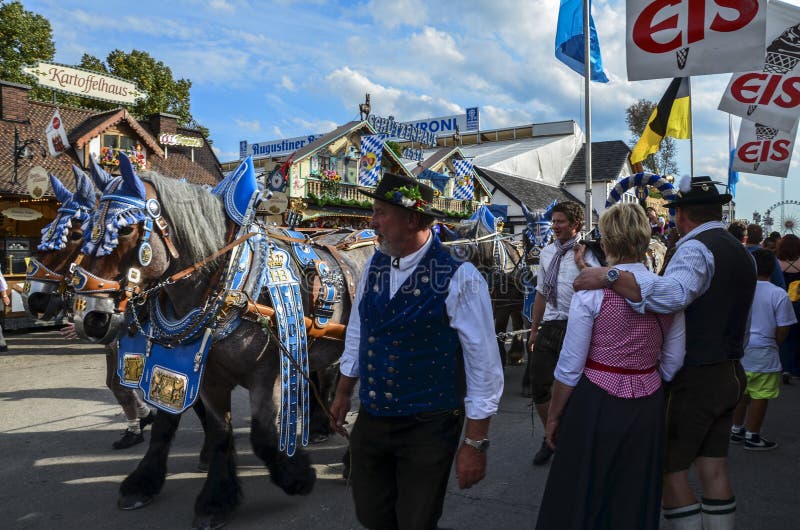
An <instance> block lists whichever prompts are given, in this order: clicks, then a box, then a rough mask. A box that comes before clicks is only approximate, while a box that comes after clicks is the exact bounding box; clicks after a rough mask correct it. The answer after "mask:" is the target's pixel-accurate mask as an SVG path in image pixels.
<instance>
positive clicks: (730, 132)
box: [689, 95, 733, 223]
mask: <svg viewBox="0 0 800 530" xmlns="http://www.w3.org/2000/svg"><path fill="white" fill-rule="evenodd" d="M689 104H690V105H691V104H692V97H691V95H690V96H689ZM732 144H733V119H732V117H731V113H730V112H729V113H728V193H730V192H731V170H732V167H731V164H733V161H732V160H731V153H730V150H731V149H730V146H731V145H732ZM728 223H733V199H731V200H730V201H728Z"/></svg>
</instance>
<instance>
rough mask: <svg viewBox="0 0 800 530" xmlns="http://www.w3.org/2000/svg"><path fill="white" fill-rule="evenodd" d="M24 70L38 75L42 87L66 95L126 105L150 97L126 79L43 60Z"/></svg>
mask: <svg viewBox="0 0 800 530" xmlns="http://www.w3.org/2000/svg"><path fill="white" fill-rule="evenodd" d="M22 71H23V72H25V73H26V74H28V75H30V76H33V77H35V78H36V82H37V83H39V85H40V86H43V87H47V88H51V89H53V90H58V91H59V92H64V93H65V94H73V95H76V96H82V97H85V98H92V99H100V100H103V101H111V102H113V103H122V104H124V105H133V104H135V103H136V101H137V100H139V99H142V98H146V97H147V93H145V92H142V91H141V90H139V89H138V88H137V87H136V84H134V83H131V82H130V81H126V80H125V79H121V78H119V77H115V76H113V75H108V74H101V73H99V72H90V71H88V70H82V69H80V68H73V67H70V66H64V65H61V64H56V63H42V62H40V63H36V65H34V66H24V67H23V68H22Z"/></svg>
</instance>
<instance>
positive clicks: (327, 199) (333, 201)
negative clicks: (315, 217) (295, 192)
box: [308, 193, 372, 210]
mask: <svg viewBox="0 0 800 530" xmlns="http://www.w3.org/2000/svg"><path fill="white" fill-rule="evenodd" d="M308 202H309V203H312V204H316V205H317V206H319V207H323V206H348V207H351V208H365V209H368V210H371V209H372V201H359V200H357V199H342V198H340V197H331V196H328V195H322V196H321V197H320V196H317V195H316V194H314V193H309V194H308Z"/></svg>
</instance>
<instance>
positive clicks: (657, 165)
mask: <svg viewBox="0 0 800 530" xmlns="http://www.w3.org/2000/svg"><path fill="white" fill-rule="evenodd" d="M656 105H657V104H656V103H655V102H653V101H649V100H646V99H640V100H639V101H637V102H636V103H634V104H633V105H631V106H630V107H628V108H627V109H625V123H626V124H627V125H628V130H629V131H630V133H631V135H632V139H631V141H630V142H629V145H630V146H631V148H633V146H635V145H636V142H638V141H639V138H641V136H642V133H643V132H644V129H645V127H647V122H648V121H650V116H651V115H652V114H653V111H654V110H655V108H656ZM675 156H676V155H675V140H674V139H673V138H670V137H668V136H667V137H664V139H662V140H661V148H660V149H659V150H658V151H657V152H656V153H655V154H653V155H650V156H648V157H647V158H646V159H645V160H644V161H643V162H642V167H643V168H644V170H645V171H648V172H650V173H656V174H658V175H674V174H676V173H677V172H678V163H677V162H676V160H675ZM651 194H652V193H651Z"/></svg>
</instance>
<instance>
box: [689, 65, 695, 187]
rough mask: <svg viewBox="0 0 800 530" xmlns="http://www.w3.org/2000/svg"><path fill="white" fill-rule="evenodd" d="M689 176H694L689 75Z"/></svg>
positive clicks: (692, 115) (690, 80) (692, 120)
mask: <svg viewBox="0 0 800 530" xmlns="http://www.w3.org/2000/svg"><path fill="white" fill-rule="evenodd" d="M689 176H690V177H691V178H694V112H692V77H691V76H689Z"/></svg>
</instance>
